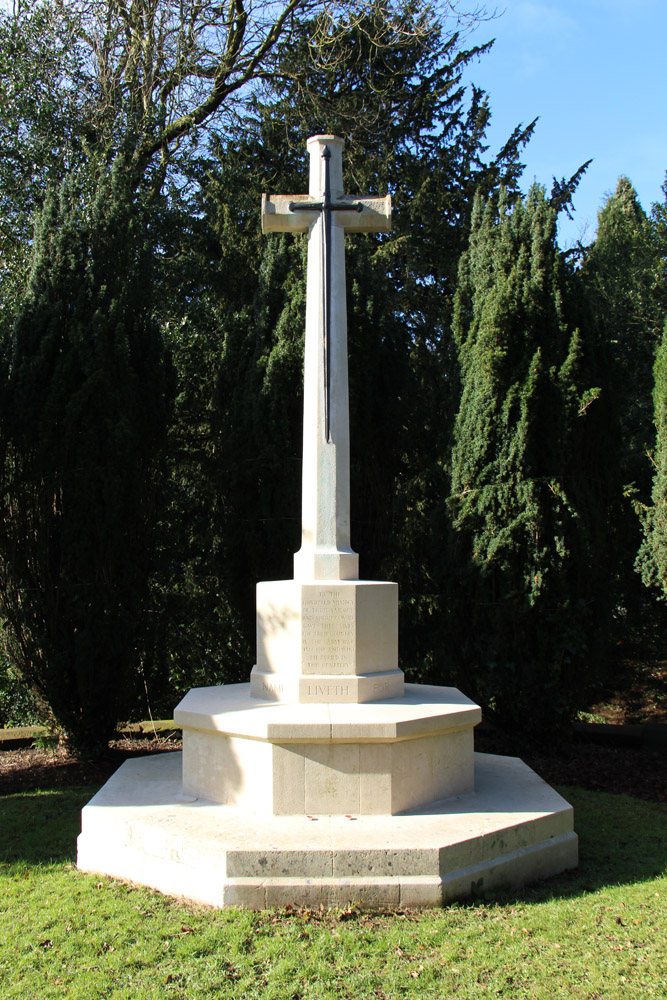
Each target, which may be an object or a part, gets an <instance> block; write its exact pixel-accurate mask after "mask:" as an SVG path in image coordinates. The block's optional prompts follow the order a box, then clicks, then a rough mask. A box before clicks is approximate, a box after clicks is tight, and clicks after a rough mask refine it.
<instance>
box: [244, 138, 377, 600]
mask: <svg viewBox="0 0 667 1000" xmlns="http://www.w3.org/2000/svg"><path fill="white" fill-rule="evenodd" d="M307 147H308V151H309V153H310V184H309V193H308V194H307V195H263V196H262V231H263V232H265V233H267V232H288V231H291V232H308V273H307V284H306V345H305V365H304V407H303V477H302V518H301V549H300V550H299V552H297V553H296V554H295V556H294V579H295V580H354V579H357V578H358V576H359V557H358V555H357V554H356V552H353V551H352V548H351V545H350V428H349V407H348V379H347V309H346V301H345V247H344V236H345V233H346V232H373V233H378V232H389V230H390V228H391V197H390V196H389V195H387V196H386V197H385V198H371V197H365V196H361V197H353V196H351V195H344V194H343V164H342V152H343V140H342V139H339V138H337V137H336V136H333V135H315V136H312V137H311V138H310V139H308V142H307Z"/></svg>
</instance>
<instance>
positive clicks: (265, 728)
mask: <svg viewBox="0 0 667 1000" xmlns="http://www.w3.org/2000/svg"><path fill="white" fill-rule="evenodd" d="M480 718H481V712H480V709H479V708H478V706H477V705H475V704H474V703H473V702H471V701H470V700H469V699H468V698H466V697H465V696H464V695H462V694H461V693H460V692H459V691H457V690H456V689H455V688H442V687H432V686H427V685H416V684H409V685H406V688H405V697H403V698H394V699H385V700H383V701H379V702H378V701H376V702H371V703H368V704H360V705H336V704H328V705H299V704H292V705H288V704H282V703H275V702H260V701H258V699H256V698H252V697H251V695H250V691H249V685H247V684H234V685H228V686H225V687H212V688H196V689H194V690H192V691H190V692H189V693H188V694H187V695H186V696H185V698H184V699H183V700H182V701H181V703H180V704H179V705H178V707H177V708H176V710H175V712H174V721H175V722H176V724H177V725H179V726H182V728H183V789H184V791H185V792H186V793H188V794H192V795H197V796H201V797H203V798H206V799H208V800H210V801H213V802H218V803H221V804H225V805H233V806H237V807H239V808H242V809H244V810H247V811H248V812H254V813H264V814H269V815H274V816H286V815H304V814H308V813H322V814H324V813H326V814H329V815H335V814H347V813H350V814H355V815H396V814H397V813H401V812H405V811H406V810H408V809H414V808H417V807H419V806H424V805H427V804H428V803H431V802H435V801H438V800H440V799H446V798H449V797H450V796H453V795H462V794H465V793H467V792H471V791H472V790H473V727H474V726H475V725H476V724H477V723H478V722H479V721H480Z"/></svg>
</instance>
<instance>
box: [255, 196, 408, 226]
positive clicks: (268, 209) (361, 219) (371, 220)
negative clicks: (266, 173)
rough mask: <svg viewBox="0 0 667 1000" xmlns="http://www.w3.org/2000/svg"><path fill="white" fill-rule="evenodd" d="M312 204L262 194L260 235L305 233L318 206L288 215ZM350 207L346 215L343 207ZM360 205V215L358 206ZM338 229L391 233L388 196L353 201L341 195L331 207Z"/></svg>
mask: <svg viewBox="0 0 667 1000" xmlns="http://www.w3.org/2000/svg"><path fill="white" fill-rule="evenodd" d="M309 202H312V198H310V196H309V195H307V194H297V195H289V194H272V195H269V194H263V195H262V232H263V233H276V232H278V233H280V232H306V231H307V230H308V229H309V228H310V226H311V224H312V223H313V222H314V221H315V219H316V218H317V216H318V214H319V211H320V210H321V202H316V203H314V204H316V206H317V207H316V208H314V209H313V211H312V212H308V211H304V210H303V209H301V210H300V211H296V212H294V211H292V210H291V208H290V206H294V205H299V206H301V205H307V204H308V203H309ZM346 204H349V205H350V210H349V211H346V210H345V208H344V206H345V205H346ZM359 205H361V211H359V208H358V206H359ZM332 208H333V211H334V217H335V218H336V222H337V224H338V225H342V226H343V227H344V229H345V231H346V232H348V233H388V232H389V231H390V230H391V195H387V196H386V197H385V198H366V197H359V198H355V197H353V196H352V195H343V197H342V198H339V199H337V201H336V202H335V203H333V205H332Z"/></svg>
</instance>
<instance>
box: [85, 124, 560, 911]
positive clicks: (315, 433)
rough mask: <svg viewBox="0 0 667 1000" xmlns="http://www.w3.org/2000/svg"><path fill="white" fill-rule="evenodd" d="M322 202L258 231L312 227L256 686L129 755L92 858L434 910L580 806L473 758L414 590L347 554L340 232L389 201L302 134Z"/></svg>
mask: <svg viewBox="0 0 667 1000" xmlns="http://www.w3.org/2000/svg"><path fill="white" fill-rule="evenodd" d="M307 145H308V151H309V154H310V185H309V193H308V194H307V195H278V196H275V195H265V196H264V197H263V200H262V228H263V231H264V232H265V233H271V232H275V231H295V232H308V234H309V235H308V278H307V306H306V339H305V370H304V429H303V473H302V538H301V548H300V550H299V551H298V552H297V553H296V554H295V556H294V577H293V579H291V580H280V581H270V582H264V583H259V584H258V586H257V662H256V664H255V665H254V667H253V668H252V670H251V673H250V683H246V684H233V685H225V686H221V687H207V688H197V689H194V690H192V691H190V692H189V693H188V694H187V695H186V696H185V698H183V700H182V701H181V703H180V704H179V705H178V706H177V708H176V709H175V711H174V720H175V722H176V723H177V724H178V725H179V726H181V727H182V729H183V752H182V754H180V753H178V754H168V755H165V756H162V757H150V758H143V759H139V760H133V761H129V762H127V763H126V764H124V765H123V767H121V768H120V769H119V771H118V772H117V773H116V774H115V775H114V776H113V777H112V778H111V779H110V780H109V781H108V782H107V784H106V785H105V786H104V787H103V788H102V789H101V790H100V792H98V794H97V795H96V796H95V797H94V798H93V799H92V800H91V802H90V803H89V804H88V805H87V806H86V807H85V808H84V810H83V816H82V832H81V835H80V837H79V843H78V866H79V867H80V868H82V869H84V870H89V871H95V872H102V873H106V874H109V875H113V876H116V877H121V878H127V879H131V880H133V881H137V882H140V883H143V884H145V885H149V886H153V887H155V888H157V889H160V890H162V891H163V892H167V893H171V894H175V895H182V896H186V897H188V898H191V899H195V900H200V901H202V902H207V903H211V904H213V905H216V906H227V905H241V906H248V907H253V908H263V907H268V906H280V905H286V904H288V903H289V904H292V905H308V906H312V905H319V904H321V903H322V904H324V905H344V904H346V903H348V902H350V901H353V902H359V903H360V904H361V905H362V906H369V907H373V906H377V907H387V906H420V905H436V904H440V903H442V902H444V901H446V900H447V899H450V898H453V897H460V896H464V895H467V894H469V893H470V892H472V891H479V890H480V889H481V888H483V889H485V890H486V889H490V888H493V887H497V886H505V885H510V886H518V885H521V884H523V883H525V882H527V881H529V880H531V879H535V878H541V877H545V876H547V875H551V874H555V873H557V872H560V871H563V870H564V869H566V868H569V867H573V866H574V865H576V863H577V838H576V835H575V834H574V832H573V829H572V810H571V807H570V806H569V805H568V804H567V803H566V802H565V801H564V800H563V799H562V798H561V797H560V796H559V795H557V793H556V792H554V791H553V790H552V789H551V788H549V786H548V785H546V784H545V782H543V781H542V780H541V779H540V778H539V777H538V776H537V775H536V774H534V772H532V771H531V770H530V769H529V768H528V767H526V765H525V764H523V762H522V761H520V760H518V759H515V758H504V757H497V756H491V755H482V754H475V753H474V748H473V729H474V726H475V725H476V724H477V723H478V722H479V721H480V718H481V713H480V709H479V708H478V707H477V706H476V705H475V704H473V703H472V702H471V701H470V700H469V699H467V698H466V697H465V696H464V695H462V694H461V693H460V692H459V691H457V690H456V689H454V688H448V687H435V686H427V685H417V684H405V683H404V678H403V672H402V671H401V670H400V669H399V666H398V588H397V586H396V584H395V583H391V582H379V581H368V580H361V579H359V557H358V555H357V554H356V553H355V552H353V551H352V548H351V545H350V482H349V434H350V431H349V419H348V389H347V320H346V305H345V301H346V300H345V263H344V239H345V233H346V232H352V233H353V232H364V231H365V232H384V231H388V230H389V228H390V225H391V201H390V198H389V197H388V196H387V197H386V198H373V197H367V196H358V197H357V196H350V195H345V194H344V193H343V183H342V181H343V174H342V149H343V141H342V140H341V139H339V138H336V137H335V136H330V135H318V136H314V137H312V138H311V139H309V140H308V144H307Z"/></svg>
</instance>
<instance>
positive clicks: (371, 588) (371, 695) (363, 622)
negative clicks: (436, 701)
mask: <svg viewBox="0 0 667 1000" xmlns="http://www.w3.org/2000/svg"><path fill="white" fill-rule="evenodd" d="M250 684H251V689H252V694H253V697H255V698H262V699H264V700H269V701H281V702H308V703H316V702H321V703H325V704H326V703H328V702H332V701H336V702H352V703H354V702H362V701H364V702H365V701H373V700H379V699H382V698H394V697H399V696H400V695H401V694H403V671H402V670H399V667H398V586H397V584H395V583H386V582H378V581H376V580H333V581H332V580H310V581H303V580H272V581H269V582H265V583H258V584H257V663H256V665H255V667H254V668H253V670H252V673H251V675H250Z"/></svg>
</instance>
